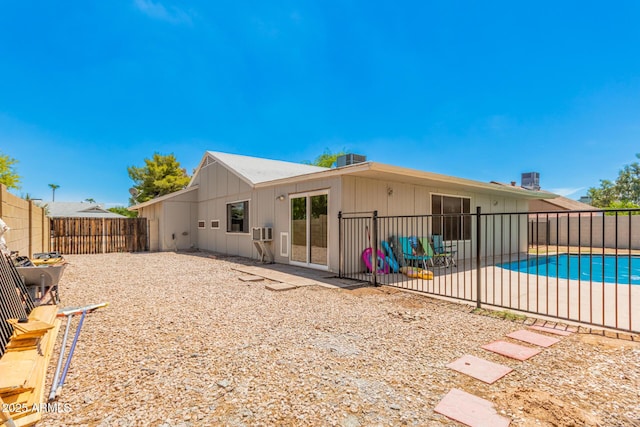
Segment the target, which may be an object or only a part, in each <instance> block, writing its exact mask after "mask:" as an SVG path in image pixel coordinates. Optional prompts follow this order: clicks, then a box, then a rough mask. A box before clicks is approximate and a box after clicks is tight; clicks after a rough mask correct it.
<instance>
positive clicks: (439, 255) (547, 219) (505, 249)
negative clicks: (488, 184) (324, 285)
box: [339, 209, 640, 332]
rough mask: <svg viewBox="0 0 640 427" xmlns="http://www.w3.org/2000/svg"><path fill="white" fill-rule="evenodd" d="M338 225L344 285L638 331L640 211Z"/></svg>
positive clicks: (371, 215)
mask: <svg viewBox="0 0 640 427" xmlns="http://www.w3.org/2000/svg"><path fill="white" fill-rule="evenodd" d="M339 217H340V220H339V224H340V230H339V234H340V272H339V275H340V276H341V277H346V278H353V279H357V280H362V281H368V282H370V283H372V284H374V285H382V284H384V285H389V286H396V287H399V288H403V289H408V290H412V291H418V292H425V293H429V294H433V295H438V296H441V297H447V298H453V299H456V300H464V301H468V302H472V303H475V304H476V305H477V306H478V307H481V306H493V307H499V308H505V309H511V310H517V311H521V312H526V313H533V314H536V315H541V316H545V317H551V318H557V319H563V320H571V321H576V322H581V323H585V324H589V325H595V326H602V327H607V328H613V329H619V330H625V331H631V332H640V210H637V209H636V210H630V209H624V210H612V211H606V212H604V211H600V210H598V211H596V210H594V211H562V212H513V213H482V212H481V211H480V210H479V209H478V210H477V212H476V213H467V214H446V215H407V216H378V215H377V212H360V213H341V214H340V216H339Z"/></svg>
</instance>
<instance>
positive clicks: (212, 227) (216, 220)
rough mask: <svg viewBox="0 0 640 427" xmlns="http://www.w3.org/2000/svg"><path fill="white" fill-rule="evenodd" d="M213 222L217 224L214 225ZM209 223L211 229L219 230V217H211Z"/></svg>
mask: <svg viewBox="0 0 640 427" xmlns="http://www.w3.org/2000/svg"><path fill="white" fill-rule="evenodd" d="M214 222H217V223H218V225H217V226H216V227H214V226H213V223H214ZM210 225H211V229H212V230H219V229H220V220H219V219H212V220H211V222H210Z"/></svg>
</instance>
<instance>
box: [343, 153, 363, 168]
mask: <svg viewBox="0 0 640 427" xmlns="http://www.w3.org/2000/svg"><path fill="white" fill-rule="evenodd" d="M366 161H367V156H362V155H360V154H343V155H342V156H338V159H337V160H336V164H337V166H338V167H342V166H349V165H355V164H356V163H364V162H366Z"/></svg>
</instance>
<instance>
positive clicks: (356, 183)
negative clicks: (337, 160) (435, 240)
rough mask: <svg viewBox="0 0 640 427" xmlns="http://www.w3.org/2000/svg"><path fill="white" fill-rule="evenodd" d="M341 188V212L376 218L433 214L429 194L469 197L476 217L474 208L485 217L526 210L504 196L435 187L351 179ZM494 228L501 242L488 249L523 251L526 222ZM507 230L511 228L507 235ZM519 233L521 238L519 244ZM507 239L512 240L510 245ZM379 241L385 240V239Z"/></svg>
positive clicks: (467, 251)
mask: <svg viewBox="0 0 640 427" xmlns="http://www.w3.org/2000/svg"><path fill="white" fill-rule="evenodd" d="M343 186H344V192H343V194H342V200H341V203H342V211H343V212H372V211H374V210H377V211H378V215H379V216H395V215H429V214H431V213H432V211H431V195H432V194H444V195H450V196H459V197H468V198H470V201H471V212H472V213H475V211H476V207H477V206H480V208H481V210H482V212H484V213H499V212H510V213H512V212H527V211H528V208H529V205H528V202H527V201H526V200H522V199H515V198H508V197H505V196H503V195H499V196H498V195H493V194H481V193H475V192H472V191H468V190H465V189H464V188H449V187H443V186H438V185H434V186H428V185H424V186H422V185H415V184H407V183H402V182H394V181H385V180H375V179H369V178H360V177H354V176H345V177H344V184H343ZM472 224H473V227H474V229H473V231H472V233H475V224H474V222H472ZM488 226H489V227H490V229H491V231H492V230H493V227H494V224H493V221H489V222H488ZM495 227H496V228H498V227H500V229H501V230H502V231H503V232H502V233H501V234H499V235H500V236H502V238H501V240H502V241H496V242H495V246H494V242H493V241H491V242H487V247H488V248H494V247H496V248H497V249H498V250H500V249H501V248H502V246H504V247H505V248H509V247H510V248H512V249H513V250H514V251H515V250H519V251H525V250H526V236H527V226H526V219H525V220H523V221H521V223H520V225H519V228H518V225H517V223H516V222H511V223H509V222H508V221H504V222H502V223H500V222H498V223H497V224H496V225H495ZM509 227H511V231H510V232H509ZM416 229H418V227H416ZM518 233H519V235H520V239H519V240H518ZM474 235H475V234H474ZM489 235H493V234H492V233H491V234H489ZM509 235H510V236H511V241H510V242H509V237H508V236H509ZM380 237H381V238H387V237H388V236H380ZM518 241H519V242H520V247H518ZM462 244H464V245H465V247H460V246H458V252H459V253H460V254H462V253H464V254H467V256H471V255H472V248H471V243H470V241H467V242H464V243H463V242H460V245H462ZM483 250H484V245H483Z"/></svg>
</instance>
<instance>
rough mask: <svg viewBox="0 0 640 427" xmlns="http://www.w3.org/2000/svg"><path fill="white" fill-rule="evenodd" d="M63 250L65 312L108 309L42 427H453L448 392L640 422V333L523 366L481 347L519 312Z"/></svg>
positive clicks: (574, 416)
mask: <svg viewBox="0 0 640 427" xmlns="http://www.w3.org/2000/svg"><path fill="white" fill-rule="evenodd" d="M67 259H68V260H69V262H70V264H69V266H68V267H67V269H66V271H65V273H64V276H63V278H62V281H61V283H60V287H61V296H62V306H65V307H66V306H76V305H86V304H90V303H98V302H103V301H107V302H109V303H110V305H109V306H108V307H106V308H103V309H100V310H98V311H96V312H94V313H92V314H90V315H89V316H88V317H87V319H86V321H85V324H84V326H83V329H82V334H81V336H80V340H79V342H78V345H77V348H76V352H75V355H74V358H73V362H72V364H71V369H70V371H69V375H68V377H67V380H66V384H65V387H64V389H63V391H62V394H61V396H60V398H59V400H58V403H59V405H58V410H57V411H56V410H51V411H50V412H48V413H46V414H44V417H43V421H42V425H44V426H60V425H66V426H71V425H90V426H139V425H141V426H142V425H152V426H207V425H210V426H214V425H228V426H272V425H277V426H290V425H296V426H297V425H313V426H325V425H337V426H377V425H380V426H388V425H416V426H417V425H419V426H424V425H457V424H456V423H455V422H453V421H451V420H449V419H447V418H445V417H443V416H441V415H439V414H437V413H435V412H433V408H434V407H435V406H436V404H437V403H438V402H439V401H440V400H441V399H442V397H443V396H444V395H445V394H446V393H447V392H449V390H451V389H452V388H459V389H462V390H464V391H467V392H469V393H473V394H475V395H477V396H480V397H483V398H485V399H488V400H490V401H492V402H494V403H495V405H496V409H497V410H498V412H500V413H502V414H503V415H505V416H507V417H509V418H510V419H511V420H512V424H511V425H514V426H582V425H593V426H595V425H601V426H624V425H629V426H640V404H639V403H638V402H640V343H638V342H631V341H628V340H620V339H611V338H606V337H599V336H595V335H592V334H574V335H572V336H570V337H567V338H563V339H562V341H561V342H560V343H558V344H556V345H554V346H553V347H551V348H548V349H545V350H543V352H542V353H540V354H539V355H537V356H535V357H534V358H532V359H530V360H528V361H526V362H518V361H515V360H511V359H507V358H504V357H501V356H499V355H495V354H493V353H489V352H487V351H484V350H482V349H480V346H481V345H483V344H486V343H488V342H491V341H494V340H497V339H502V338H503V337H504V335H505V334H507V333H509V332H512V331H516V330H519V329H521V328H522V326H523V325H522V321H519V322H518V321H509V320H503V319H497V318H492V317H488V316H483V315H478V314H473V313H471V312H470V309H469V307H467V306H464V305H461V304H453V303H448V302H444V301H440V300H435V299H432V298H428V297H424V296H420V295H413V294H408V293H404V292H399V291H397V290H395V289H393V288H385V287H382V288H359V289H355V290H343V289H326V288H321V287H305V288H299V289H295V290H291V291H286V292H273V291H269V290H266V289H265V282H254V283H251V282H242V281H240V280H239V279H238V278H239V277H241V276H243V275H244V274H243V273H239V272H237V271H234V270H233V267H234V266H236V265H237V263H247V262H249V261H248V260H243V259H239V258H226V257H215V256H212V255H211V254H206V253H194V254H186V253H145V254H107V255H88V256H68V257H67ZM76 322H77V320H74V325H75V323H76ZM72 328H73V326H72ZM72 330H73V329H72ZM62 332H63V330H61V333H60V334H59V336H58V348H59V345H60V343H61V341H62ZM507 340H508V339H507ZM58 351H59V350H58V349H56V352H55V353H54V357H53V360H52V362H51V366H50V369H49V377H51V376H52V375H53V370H54V369H55V362H56V360H55V359H56V357H57V354H58ZM465 354H471V355H475V356H478V357H483V358H485V359H488V360H491V361H494V362H497V363H502V364H504V365H508V366H510V367H512V368H513V369H514V372H512V373H510V374H509V375H507V376H506V377H504V378H503V379H501V380H499V381H498V382H496V383H494V384H493V385H487V384H484V383H481V382H480V381H477V380H474V379H472V378H469V377H466V376H464V375H462V374H459V373H456V372H454V371H452V370H449V369H447V368H446V367H445V365H446V364H448V363H450V362H452V361H454V360H456V359H457V358H459V357H461V356H463V355H465ZM49 381H50V378H49ZM47 391H48V389H47Z"/></svg>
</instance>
